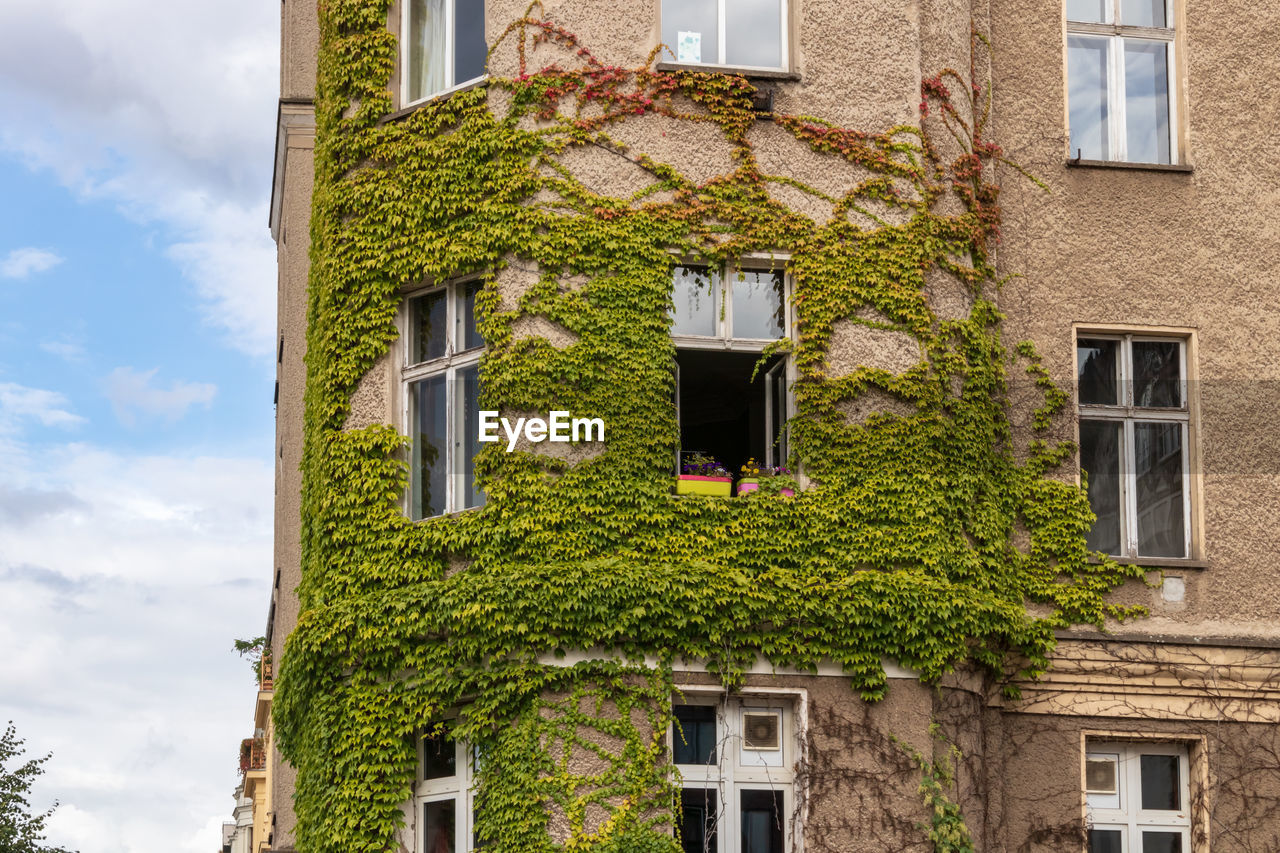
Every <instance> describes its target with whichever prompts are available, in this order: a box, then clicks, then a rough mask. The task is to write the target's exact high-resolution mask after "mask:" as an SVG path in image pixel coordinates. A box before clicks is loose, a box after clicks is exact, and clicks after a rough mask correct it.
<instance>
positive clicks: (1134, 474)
mask: <svg viewBox="0 0 1280 853" xmlns="http://www.w3.org/2000/svg"><path fill="white" fill-rule="evenodd" d="M1134 432H1135V430H1134V423H1133V419H1132V418H1125V421H1124V458H1123V461H1122V462H1121V465H1120V483H1121V490H1122V492H1123V498H1124V500H1123V507H1124V509H1123V510H1122V511H1121V514H1120V522H1121V528H1122V530H1123V531H1124V547H1123V550H1124V556H1126V557H1134V556H1137V554H1138V471H1137V467H1138V466H1137V459H1138V456H1137V452H1136V450H1135V448H1134Z"/></svg>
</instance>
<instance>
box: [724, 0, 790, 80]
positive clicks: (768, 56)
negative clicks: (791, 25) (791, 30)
mask: <svg viewBox="0 0 1280 853" xmlns="http://www.w3.org/2000/svg"><path fill="white" fill-rule="evenodd" d="M724 49H725V64H727V65H737V66H753V67H757V68H781V67H782V0H724Z"/></svg>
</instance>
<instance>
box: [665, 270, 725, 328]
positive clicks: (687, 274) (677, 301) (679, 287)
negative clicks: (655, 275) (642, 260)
mask: <svg viewBox="0 0 1280 853" xmlns="http://www.w3.org/2000/svg"><path fill="white" fill-rule="evenodd" d="M671 279H672V281H671V284H672V287H671V300H672V322H671V334H673V335H707V336H711V335H715V334H716V319H717V308H718V307H719V306H717V305H716V300H715V292H716V288H715V280H716V276H715V274H714V273H712V272H711V271H710V270H708V269H707V268H706V267H687V266H679V267H676V268H675V269H673V270H672V273H671Z"/></svg>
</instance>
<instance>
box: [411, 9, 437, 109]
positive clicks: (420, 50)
mask: <svg viewBox="0 0 1280 853" xmlns="http://www.w3.org/2000/svg"><path fill="white" fill-rule="evenodd" d="M445 2H446V0H409V32H408V33H407V34H406V38H407V39H408V40H409V78H408V79H409V91H408V96H409V100H410V101H416V100H418V99H420V98H425V97H428V96H430V95H434V94H435V93H436V92H440V91H443V90H444V89H445V78H444V72H445V65H444V60H445V36H446V33H445V5H444V4H445Z"/></svg>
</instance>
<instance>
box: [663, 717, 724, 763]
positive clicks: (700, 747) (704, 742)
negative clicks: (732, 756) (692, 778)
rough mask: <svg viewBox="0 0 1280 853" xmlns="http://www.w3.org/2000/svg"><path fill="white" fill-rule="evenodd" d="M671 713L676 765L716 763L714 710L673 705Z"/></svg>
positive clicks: (673, 757)
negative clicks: (674, 723) (673, 722)
mask: <svg viewBox="0 0 1280 853" xmlns="http://www.w3.org/2000/svg"><path fill="white" fill-rule="evenodd" d="M671 712H672V714H673V716H674V717H675V722H676V725H675V726H673V735H674V739H675V746H674V748H673V749H672V759H673V760H674V762H675V763H676V764H715V763H716V709H715V708H714V707H712V706H711V705H675V706H674V707H672V709H671Z"/></svg>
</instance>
